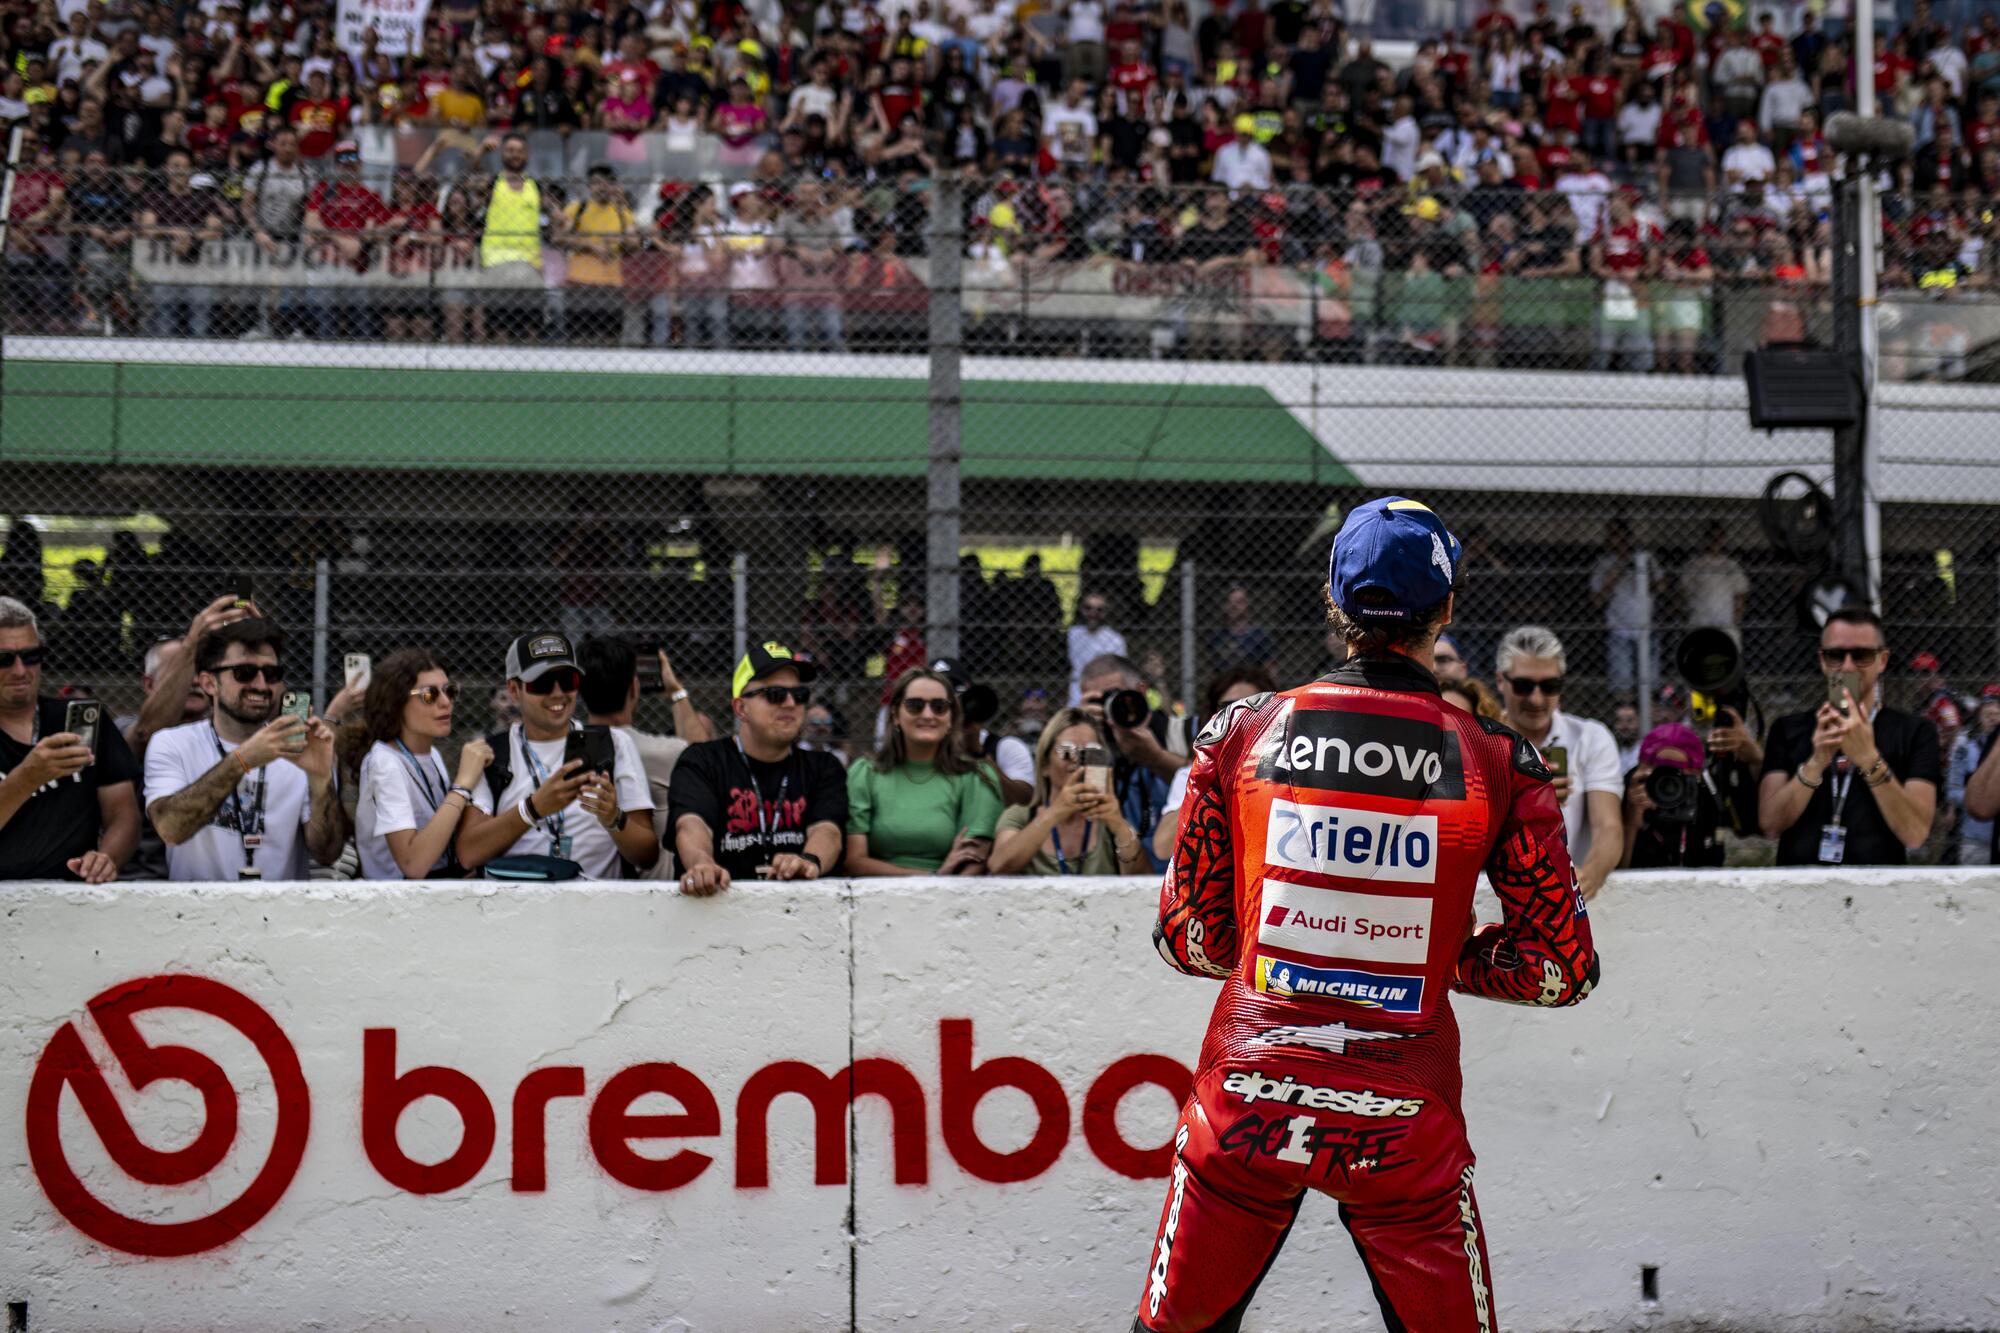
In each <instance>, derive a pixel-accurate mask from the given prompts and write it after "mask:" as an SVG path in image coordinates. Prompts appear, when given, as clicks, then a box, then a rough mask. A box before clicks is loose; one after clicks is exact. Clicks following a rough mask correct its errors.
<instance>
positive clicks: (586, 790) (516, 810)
mask: <svg viewBox="0 0 2000 1333" xmlns="http://www.w3.org/2000/svg"><path fill="white" fill-rule="evenodd" d="M582 689H583V671H582V669H581V668H579V667H578V666H577V664H576V650H575V649H574V648H572V647H571V646H570V641H569V639H568V638H567V637H566V636H564V635H561V634H557V633H554V632H552V631H544V632H541V633H535V634H523V635H522V636H521V637H520V638H518V639H516V640H514V642H513V644H512V645H511V646H510V647H509V648H508V649H507V695H508V697H509V698H510V699H512V700H513V701H514V702H515V704H516V705H517V706H518V707H519V708H520V710H521V720H520V721H519V722H517V723H515V724H514V725H513V726H510V727H508V728H507V729H506V730H505V731H501V732H495V733H494V734H493V735H491V736H488V737H487V738H486V744H487V746H488V748H490V749H491V750H492V752H493V758H492V761H491V762H490V763H488V764H487V766H486V774H485V778H484V780H483V781H481V782H478V783H475V784H474V785H473V788H472V808H471V809H470V810H467V811H466V812H465V814H464V816H463V817H462V820H461V822H460V824H459V831H458V859H459V863H460V864H461V865H463V866H464V867H465V868H466V869H467V870H481V869H483V868H484V867H486V866H487V865H488V864H489V863H490V862H492V861H493V860H494V859H495V858H497V857H501V856H509V857H552V858H554V860H556V861H557V862H563V861H567V862H570V863H571V864H572V865H574V866H575V867H576V868H575V869H574V870H569V869H567V867H557V868H556V873H565V872H566V873H568V874H571V875H580V876H582V877H583V878H585V879H618V878H621V876H622V865H629V866H632V867H633V868H635V869H637V870H644V869H646V867H648V866H650V865H652V864H653V862H654V860H656V859H657V858H658V857H659V854H660V844H659V841H658V839H656V838H655V837H654V836H653V796H652V792H651V790H650V789H649V788H648V787H647V785H646V770H645V768H644V766H643V765H642V764H641V763H640V761H639V752H638V750H637V749H636V748H634V746H633V744H632V738H631V737H630V736H628V735H624V734H621V733H619V732H617V731H614V730H613V729H611V728H610V727H604V726H596V727H583V728H581V729H579V728H578V727H577V726H576V705H577V698H578V695H579V694H580V693H581V691H582ZM621 863H622V865H621Z"/></svg>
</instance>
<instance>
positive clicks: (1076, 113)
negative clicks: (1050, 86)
mask: <svg viewBox="0 0 2000 1333" xmlns="http://www.w3.org/2000/svg"><path fill="white" fill-rule="evenodd" d="M1065 125H1077V126H1080V127H1082V129H1083V137H1084V138H1085V139H1087V140H1088V139H1095V138H1096V137H1097V113H1096V112H1094V111H1092V110H1091V109H1090V103H1089V102H1085V103H1083V104H1082V105H1081V106H1068V105H1066V104H1064V103H1062V102H1056V103H1054V104H1052V105H1051V106H1050V107H1049V108H1048V109H1047V110H1046V111H1044V112H1042V137H1043V138H1045V139H1060V138H1061V137H1062V127H1063V126H1065Z"/></svg>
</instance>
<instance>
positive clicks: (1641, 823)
mask: <svg viewBox="0 0 2000 1333" xmlns="http://www.w3.org/2000/svg"><path fill="white" fill-rule="evenodd" d="M1721 827H1722V807H1721V806H1720V805H1719V804H1718V803H1717V801H1716V797H1715V792H1714V790H1713V788H1712V781H1711V779H1710V777H1709V774H1708V757H1707V754H1706V752H1705V750H1704V747H1703V746H1702V743H1701V737H1699V736H1697V735H1696V734H1695V731H1694V728H1693V727H1690V726H1687V725H1686V724H1685V723H1680V722H1668V723H1665V724H1663V725H1661V726H1657V727H1654V728H1653V729H1652V730H1651V731H1649V732H1647V733H1646V735H1645V738H1644V739H1643V740H1641V741H1640V742H1639V762H1638V763H1636V764H1635V765H1633V767H1632V771H1631V772H1630V773H1627V774H1626V775H1625V854H1624V856H1623V858H1622V859H1620V861H1619V862H1618V865H1619V868H1620V869H1621V870H1649V869H1657V868H1659V867H1662V866H1719V865H1721V864H1722V859H1723V850H1724V849H1723V846H1722V838H1721Z"/></svg>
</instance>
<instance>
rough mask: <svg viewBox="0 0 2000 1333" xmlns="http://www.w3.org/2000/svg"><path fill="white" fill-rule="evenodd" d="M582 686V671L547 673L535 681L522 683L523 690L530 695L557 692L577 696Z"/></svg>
mask: <svg viewBox="0 0 2000 1333" xmlns="http://www.w3.org/2000/svg"><path fill="white" fill-rule="evenodd" d="M582 684H583V673H582V672H581V671H545V672H543V673H542V674H541V675H539V676H537V677H535V678H534V679H533V680H524V681H522V682H521V688H522V689H524V690H526V691H527V692H528V693H530V694H553V693H555V691H557V690H561V691H562V692H563V693H564V694H575V693H576V692H577V689H578V688H579V687H580V686H581V685H582Z"/></svg>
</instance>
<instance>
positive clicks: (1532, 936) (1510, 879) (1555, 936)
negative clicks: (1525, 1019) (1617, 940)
mask: <svg viewBox="0 0 2000 1333" xmlns="http://www.w3.org/2000/svg"><path fill="white" fill-rule="evenodd" d="M1514 746H1515V750H1514V756H1513V768H1512V772H1511V774H1510V776H1511V778H1512V780H1513V781H1512V791H1511V793H1510V805H1509V809H1508V812H1507V818H1506V820H1505V822H1504V823H1503V824H1502V826H1501V830H1500V837H1499V839H1498V840H1497V841H1496V842H1495V843H1494V845H1493V854H1492V855H1491V857H1489V858H1488V860H1487V862H1486V877H1487V878H1488V879H1489V880H1491V881H1492V884H1493V891H1494V892H1495V893H1496V894H1498V895H1499V898H1500V906H1501V910H1502V913H1503V914H1504V916H1505V920H1503V921H1502V922H1501V923H1500V924H1498V925H1488V926H1485V927H1483V928H1482V929H1480V930H1479V931H1477V932H1475V933H1474V934H1473V936H1472V938H1471V939H1469V940H1467V941H1466V942H1465V947H1464V948H1463V949H1461V950H1460V951H1459V955H1458V980H1457V983H1456V984H1455V985H1454V987H1453V989H1455V990H1461V991H1464V992H1465V993H1466V994H1468V995H1479V996H1484V997H1485V998H1486V999H1489V1000H1505V1001H1507V1002H1509V1003H1512V1004H1539V1005H1566V1004H1576V1003H1579V1002H1580V1001H1582V999H1583V998H1584V997H1585V996H1586V995H1588V994H1590V991H1591V988H1592V987H1593V986H1595V985H1596V984H1597V979H1598V962H1597V950H1596V948H1595V946H1594V945H1593V944H1592V942H1591V938H1590V918H1589V917H1587V916H1585V915H1584V907H1583V897H1582V895H1581V894H1580V893H1579V892H1578V891H1577V887H1576V870H1575V868H1574V867H1572V866H1571V864H1570V859H1569V850H1568V848H1567V847H1565V846H1564V844H1563V836H1562V833H1563V824H1562V808H1561V807H1560V806H1558V805H1557V804H1556V798H1555V789H1554V788H1553V787H1552V786H1550V785H1549V774H1548V770H1547V769H1546V768H1544V767H1543V766H1542V762H1541V759H1540V757H1539V756H1538V755H1536V753H1535V751H1534V749H1533V747H1532V746H1530V745H1528V743H1527V742H1526V741H1524V740H1520V739H1519V738H1516V739H1515V741H1514Z"/></svg>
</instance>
